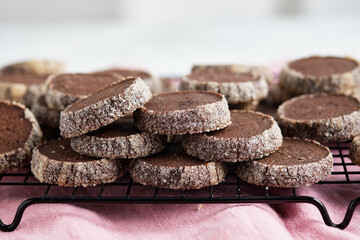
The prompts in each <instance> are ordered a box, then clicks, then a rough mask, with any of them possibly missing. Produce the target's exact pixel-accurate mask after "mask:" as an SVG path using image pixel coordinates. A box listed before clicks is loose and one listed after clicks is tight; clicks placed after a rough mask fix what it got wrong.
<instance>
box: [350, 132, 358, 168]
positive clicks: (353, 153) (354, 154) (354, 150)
mask: <svg viewBox="0 0 360 240" xmlns="http://www.w3.org/2000/svg"><path fill="white" fill-rule="evenodd" d="M349 157H350V159H351V161H352V162H353V163H354V164H356V165H360V136H356V137H355V138H354V139H353V140H352V142H351V144H350V154H349Z"/></svg>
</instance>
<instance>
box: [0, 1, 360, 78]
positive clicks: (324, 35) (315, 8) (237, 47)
mask: <svg viewBox="0 0 360 240" xmlns="http://www.w3.org/2000/svg"><path fill="white" fill-rule="evenodd" d="M312 54H321V55H341V56H352V57H355V58H358V59H359V58H360V1H358V0H342V1H340V0H304V1H301V0H296V1H291V0H253V1H249V0H222V1H220V0H219V1H216V0H182V1H178V0H142V1H140V0H75V1H74V0H61V1H60V0H50V1H49V0H0V65H4V64H7V63H10V62H14V61H18V60H23V59H33V58H48V59H52V58H53V59H59V60H63V61H65V62H66V63H67V65H68V69H69V71H72V72H86V71H94V70H99V69H102V68H106V67H112V66H125V67H141V68H146V69H149V70H151V71H152V72H154V73H156V74H161V75H173V74H175V75H177V74H186V73H187V72H188V71H189V69H190V66H191V64H192V63H244V64H265V65H270V64H276V63H278V62H281V61H284V60H287V59H292V58H297V57H302V56H307V55H312Z"/></svg>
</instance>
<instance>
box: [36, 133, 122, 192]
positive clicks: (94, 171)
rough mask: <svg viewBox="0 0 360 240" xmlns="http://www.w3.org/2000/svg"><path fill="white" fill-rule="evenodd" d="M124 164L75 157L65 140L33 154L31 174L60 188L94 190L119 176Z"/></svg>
mask: <svg viewBox="0 0 360 240" xmlns="http://www.w3.org/2000/svg"><path fill="white" fill-rule="evenodd" d="M126 168H127V161H119V160H115V159H114V160H111V159H95V158H90V157H86V156H82V155H79V154H78V153H76V152H74V151H73V150H72V149H71V146H70V140H69V139H60V140H52V141H50V142H48V143H47V144H44V145H42V146H40V147H39V148H37V149H35V150H34V153H33V157H32V160H31V171H32V173H33V174H34V176H35V177H36V178H37V179H38V180H39V181H40V182H44V183H49V184H57V185H59V186H64V187H75V186H83V187H87V186H95V185H98V184H102V183H109V182H114V181H116V180H117V179H118V178H120V177H121V176H123V174H124V172H125V170H126Z"/></svg>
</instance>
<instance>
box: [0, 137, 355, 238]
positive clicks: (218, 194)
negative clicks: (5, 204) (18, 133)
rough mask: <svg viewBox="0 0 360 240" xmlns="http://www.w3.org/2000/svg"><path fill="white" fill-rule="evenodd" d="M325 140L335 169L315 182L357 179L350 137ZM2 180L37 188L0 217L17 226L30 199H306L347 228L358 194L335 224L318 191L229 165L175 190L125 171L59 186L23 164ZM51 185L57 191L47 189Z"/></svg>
mask: <svg viewBox="0 0 360 240" xmlns="http://www.w3.org/2000/svg"><path fill="white" fill-rule="evenodd" d="M327 146H328V147H329V148H330V150H331V151H332V154H333V157H334V169H333V172H332V174H331V175H330V176H329V177H327V178H326V179H325V180H323V181H321V182H319V183H317V184H322V185H324V184H329V185H330V184H359V183H360V168H359V167H358V166H355V165H354V164H353V163H352V162H351V161H350V159H349V143H348V142H347V143H334V144H327ZM230 169H231V166H230ZM6 186H7V190H9V189H11V190H12V191H17V190H16V189H17V188H16V186H18V187H22V188H24V187H25V188H30V187H33V188H35V189H36V190H37V191H34V192H40V194H38V195H36V194H34V195H35V196H33V197H31V198H28V199H25V200H24V201H23V202H22V203H21V204H20V205H19V206H18V208H17V211H16V213H15V217H14V219H13V221H12V222H11V223H10V224H4V223H3V222H2V221H1V220H0V230H1V231H13V230H15V229H16V228H17V226H18V225H19V224H20V222H21V219H22V216H23V214H24V211H25V209H26V208H27V207H29V206H30V205H33V204H42V203H46V204H56V203H71V204H77V203H103V204H107V203H124V204H130V203H132V204H135V203H136V204H142V203H158V204H161V203H203V204H205V203H265V204H287V203H308V204H312V205H314V206H315V207H317V209H318V210H319V211H320V213H321V216H322V218H323V221H324V222H325V224H326V225H329V226H333V227H337V228H340V229H345V228H346V227H347V226H348V225H349V223H350V221H351V218H352V216H353V213H354V211H355V209H356V207H357V206H358V204H359V203H360V196H359V197H358V198H356V199H353V200H352V201H350V204H349V205H348V208H347V210H346V214H345V216H344V218H343V220H342V222H340V223H338V224H336V223H334V222H333V221H332V220H331V218H330V216H329V214H328V211H327V209H326V207H325V205H324V204H323V203H322V202H321V201H320V200H319V199H317V198H316V197H314V196H304V195H298V194H297V189H296V188H292V189H285V188H284V189H279V188H277V189H274V188H270V189H269V188H267V187H258V186H254V185H251V184H248V183H246V182H243V181H241V180H240V179H239V178H238V177H237V176H236V175H235V173H234V171H233V172H232V173H231V171H230V173H229V175H228V177H227V178H226V181H225V182H223V183H221V184H219V185H217V186H213V187H208V188H205V189H202V190H188V191H175V190H166V189H158V188H153V187H145V186H142V185H140V184H138V183H135V182H133V181H132V179H131V178H130V176H129V174H127V175H125V176H124V177H122V178H121V179H119V180H118V181H116V182H114V183H109V184H103V185H100V186H95V187H87V188H83V187H74V188H65V187H59V186H56V185H49V184H45V183H40V182H39V181H37V180H36V179H35V177H34V176H33V175H32V173H31V170H30V166H26V167H25V168H22V169H20V170H18V171H12V172H9V173H5V174H1V175H0V191H3V189H2V188H3V187H6ZM309 187H311V186H309ZM139 188H141V190H139ZM54 189H55V191H53V192H54V193H55V194H51V192H52V190H54ZM56 189H57V190H56ZM144 189H145V190H144ZM249 189H250V191H248V190H249ZM272 190H274V191H272ZM0 217H1V216H0Z"/></svg>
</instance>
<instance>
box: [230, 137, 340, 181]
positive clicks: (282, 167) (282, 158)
mask: <svg viewBox="0 0 360 240" xmlns="http://www.w3.org/2000/svg"><path fill="white" fill-rule="evenodd" d="M332 166H333V157H332V155H331V152H330V150H329V148H327V147H325V146H322V145H321V144H320V143H318V142H315V141H310V140H303V139H295V138H284V139H283V145H282V147H281V148H280V149H279V150H278V151H276V152H274V153H272V154H270V155H269V156H267V157H264V158H262V159H259V160H255V161H248V162H244V163H240V164H239V166H238V171H237V174H238V176H239V178H240V179H242V180H243V181H246V182H248V183H252V184H255V185H259V186H265V187H282V188H292V187H300V186H309V185H311V184H314V183H317V182H319V181H321V180H323V179H324V178H325V177H327V176H329V175H330V174H331V171H332Z"/></svg>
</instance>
